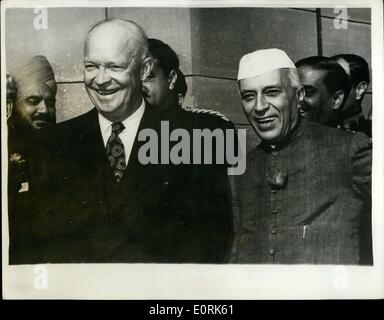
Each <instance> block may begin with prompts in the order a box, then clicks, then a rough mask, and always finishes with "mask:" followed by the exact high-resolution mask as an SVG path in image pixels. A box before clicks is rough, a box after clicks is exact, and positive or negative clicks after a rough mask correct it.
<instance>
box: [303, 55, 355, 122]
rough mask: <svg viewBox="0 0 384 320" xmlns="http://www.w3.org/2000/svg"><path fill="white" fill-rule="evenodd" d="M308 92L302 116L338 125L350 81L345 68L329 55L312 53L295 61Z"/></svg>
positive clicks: (310, 119)
mask: <svg viewBox="0 0 384 320" xmlns="http://www.w3.org/2000/svg"><path fill="white" fill-rule="evenodd" d="M296 67H297V70H298V72H299V76H300V82H301V83H302V85H303V86H304V90H305V96H304V101H303V103H302V105H301V106H300V113H301V116H302V117H304V118H305V119H307V120H309V121H313V122H318V123H321V124H325V125H327V126H331V127H337V126H338V125H339V124H340V123H341V122H342V119H341V117H342V115H341V114H342V111H341V110H342V109H343V106H344V104H345V102H346V100H347V97H348V94H349V91H350V88H351V84H350V81H349V78H348V75H347V74H346V73H345V71H344V69H343V68H342V67H341V66H340V65H339V64H338V63H336V62H335V61H333V60H331V59H330V58H327V57H319V56H313V57H308V58H305V59H302V60H299V61H297V62H296Z"/></svg>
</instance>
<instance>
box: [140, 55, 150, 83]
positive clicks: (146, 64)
mask: <svg viewBox="0 0 384 320" xmlns="http://www.w3.org/2000/svg"><path fill="white" fill-rule="evenodd" d="M152 69H153V59H152V58H150V57H147V58H145V59H144V61H143V65H142V67H141V81H144V80H145V79H147V78H148V76H149V75H150V74H151V71H152Z"/></svg>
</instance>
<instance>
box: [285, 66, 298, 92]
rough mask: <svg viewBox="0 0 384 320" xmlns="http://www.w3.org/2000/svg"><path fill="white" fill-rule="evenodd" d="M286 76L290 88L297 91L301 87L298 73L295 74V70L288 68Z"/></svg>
mask: <svg viewBox="0 0 384 320" xmlns="http://www.w3.org/2000/svg"><path fill="white" fill-rule="evenodd" d="M287 76H288V79H289V81H290V86H291V87H292V88H293V89H295V90H297V89H299V87H300V86H301V82H300V78H299V73H298V72H297V69H293V68H289V69H287Z"/></svg>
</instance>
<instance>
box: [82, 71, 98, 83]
mask: <svg viewBox="0 0 384 320" xmlns="http://www.w3.org/2000/svg"><path fill="white" fill-rule="evenodd" d="M94 78H95V75H94V74H93V73H92V72H87V71H84V83H85V85H86V86H88V85H90V84H91V83H92V79H94Z"/></svg>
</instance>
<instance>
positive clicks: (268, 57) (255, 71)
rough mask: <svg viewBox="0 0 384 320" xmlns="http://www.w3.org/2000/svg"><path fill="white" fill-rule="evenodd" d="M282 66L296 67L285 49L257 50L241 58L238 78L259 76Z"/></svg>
mask: <svg viewBox="0 0 384 320" xmlns="http://www.w3.org/2000/svg"><path fill="white" fill-rule="evenodd" d="M282 68H291V69H296V67H295V64H294V63H293V62H292V60H291V59H290V58H289V57H288V55H287V54H286V53H285V52H284V51H283V50H280V49H274V48H273V49H263V50H257V51H254V52H252V53H248V54H246V55H244V56H243V57H242V58H241V59H240V62H239V72H238V75H237V80H241V79H247V78H253V77H257V76H259V75H261V74H263V73H266V72H269V71H272V70H276V69H282Z"/></svg>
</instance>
